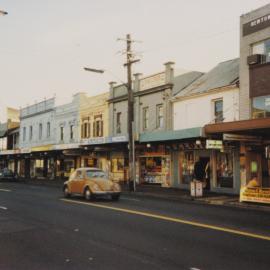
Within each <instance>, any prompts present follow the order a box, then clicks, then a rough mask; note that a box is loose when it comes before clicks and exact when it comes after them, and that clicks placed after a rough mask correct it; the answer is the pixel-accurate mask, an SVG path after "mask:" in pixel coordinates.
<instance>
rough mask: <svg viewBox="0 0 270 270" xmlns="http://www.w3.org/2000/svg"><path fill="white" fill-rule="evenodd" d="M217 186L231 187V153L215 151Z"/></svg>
mask: <svg viewBox="0 0 270 270" xmlns="http://www.w3.org/2000/svg"><path fill="white" fill-rule="evenodd" d="M217 187H224V188H233V155H232V154H231V153H221V152H219V153H217Z"/></svg>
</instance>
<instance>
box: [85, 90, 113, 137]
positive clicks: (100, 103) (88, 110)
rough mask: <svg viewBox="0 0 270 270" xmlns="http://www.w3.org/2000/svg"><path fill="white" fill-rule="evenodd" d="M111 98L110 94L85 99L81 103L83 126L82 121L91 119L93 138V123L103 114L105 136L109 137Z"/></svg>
mask: <svg viewBox="0 0 270 270" xmlns="http://www.w3.org/2000/svg"><path fill="white" fill-rule="evenodd" d="M108 98H109V92H107V93H104V94H100V95H97V96H92V97H85V98H84V99H83V100H82V101H81V106H80V122H81V124H82V120H83V119H84V118H87V117H89V120H90V123H91V136H90V138H92V137H93V128H92V127H93V122H94V117H95V116H96V115H100V114H102V120H103V124H104V126H103V136H104V137H107V136H109V105H108V102H107V100H108Z"/></svg>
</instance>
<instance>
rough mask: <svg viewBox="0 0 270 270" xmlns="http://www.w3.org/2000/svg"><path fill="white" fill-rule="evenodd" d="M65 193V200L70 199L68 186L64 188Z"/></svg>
mask: <svg viewBox="0 0 270 270" xmlns="http://www.w3.org/2000/svg"><path fill="white" fill-rule="evenodd" d="M63 192H64V197H65V198H69V197H70V193H69V190H68V186H64V189H63Z"/></svg>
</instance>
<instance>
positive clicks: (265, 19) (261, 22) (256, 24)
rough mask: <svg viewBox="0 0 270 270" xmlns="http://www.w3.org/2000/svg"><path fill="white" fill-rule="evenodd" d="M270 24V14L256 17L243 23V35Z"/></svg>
mask: <svg viewBox="0 0 270 270" xmlns="http://www.w3.org/2000/svg"><path fill="white" fill-rule="evenodd" d="M269 26H270V14H266V15H264V16H262V17H259V18H257V19H254V20H252V21H250V22H248V23H245V24H244V25H243V36H247V35H249V34H252V33H255V32H257V31H260V30H262V29H264V28H266V27H269Z"/></svg>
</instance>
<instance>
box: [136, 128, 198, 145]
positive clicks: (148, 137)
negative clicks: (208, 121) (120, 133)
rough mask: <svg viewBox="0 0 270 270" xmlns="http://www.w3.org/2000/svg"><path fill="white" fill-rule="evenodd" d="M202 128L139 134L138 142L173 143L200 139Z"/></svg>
mask: <svg viewBox="0 0 270 270" xmlns="http://www.w3.org/2000/svg"><path fill="white" fill-rule="evenodd" d="M202 134H203V133H202V128H201V127H196V128H187V129H180V130H169V131H156V132H147V133H141V134H140V142H157V141H174V140H183V139H191V138H198V137H202Z"/></svg>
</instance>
